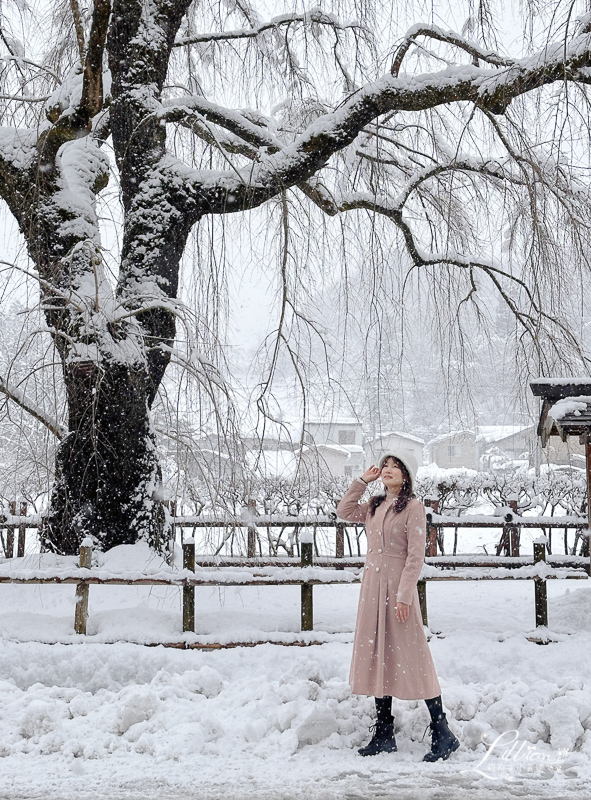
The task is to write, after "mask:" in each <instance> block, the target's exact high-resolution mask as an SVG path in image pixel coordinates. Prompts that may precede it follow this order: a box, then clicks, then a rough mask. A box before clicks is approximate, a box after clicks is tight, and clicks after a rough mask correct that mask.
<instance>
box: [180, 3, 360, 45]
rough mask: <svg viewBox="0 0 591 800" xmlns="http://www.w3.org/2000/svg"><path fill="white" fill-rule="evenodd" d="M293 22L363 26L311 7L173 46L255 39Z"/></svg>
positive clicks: (196, 37)
mask: <svg viewBox="0 0 591 800" xmlns="http://www.w3.org/2000/svg"><path fill="white" fill-rule="evenodd" d="M295 23H302V24H304V25H310V24H311V23H314V24H316V25H327V26H329V27H331V28H334V29H335V30H341V31H344V30H347V29H351V28H357V29H364V26H363V25H361V24H360V23H358V22H339V20H338V19H337V18H336V17H335V16H334V15H333V14H330V13H328V12H326V11H322V9H320V8H312V9H310V11H305V12H304V13H303V14H280V15H279V16H277V17H273V18H272V19H270V20H268V21H267V22H263V23H261V24H260V25H257V26H256V27H251V28H239V29H237V30H234V31H219V32H212V33H198V34H195V35H193V36H187V37H184V38H182V39H177V41H176V42H175V43H174V47H185V46H186V45H190V44H199V43H202V42H224V41H232V40H235V39H255V38H256V37H257V36H260V35H261V33H264V32H265V31H268V30H272V29H277V28H281V27H284V26H286V25H293V24H295Z"/></svg>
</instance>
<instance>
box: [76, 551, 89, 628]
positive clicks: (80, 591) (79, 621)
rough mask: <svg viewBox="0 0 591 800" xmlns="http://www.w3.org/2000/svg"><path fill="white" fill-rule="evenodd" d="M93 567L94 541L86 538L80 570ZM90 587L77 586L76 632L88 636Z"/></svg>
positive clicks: (81, 553)
mask: <svg viewBox="0 0 591 800" xmlns="http://www.w3.org/2000/svg"><path fill="white" fill-rule="evenodd" d="M91 566H92V539H91V538H90V536H86V537H85V538H84V539H83V540H82V543H81V544H80V569H90V567H91ZM89 590H90V586H89V585H88V584H87V583H78V584H76V611H75V613H74V631H75V632H76V633H82V634H84V635H86V623H87V622H88V593H89Z"/></svg>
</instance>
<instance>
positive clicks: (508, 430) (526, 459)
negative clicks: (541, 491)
mask: <svg viewBox="0 0 591 800" xmlns="http://www.w3.org/2000/svg"><path fill="white" fill-rule="evenodd" d="M476 444H477V448H478V453H479V461H480V469H482V470H486V471H491V470H494V469H500V468H502V467H503V466H507V465H513V466H517V465H519V464H522V465H524V466H528V467H539V466H540V465H541V464H545V463H549V464H559V465H568V466H572V467H584V466H585V448H584V446H583V445H582V444H579V443H578V442H577V441H575V440H574V439H572V438H571V439H569V440H568V441H567V442H563V441H562V440H561V439H559V438H558V437H553V438H552V439H551V440H550V441H549V442H548V446H547V447H546V449H545V450H542V445H541V442H540V438H539V436H538V434H537V428H536V427H535V426H534V425H527V426H522V427H515V426H507V425H483V426H480V427H479V428H478V436H477V437H476Z"/></svg>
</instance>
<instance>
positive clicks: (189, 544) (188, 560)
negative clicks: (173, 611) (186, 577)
mask: <svg viewBox="0 0 591 800" xmlns="http://www.w3.org/2000/svg"><path fill="white" fill-rule="evenodd" d="M183 569H188V570H190V571H191V572H195V539H193V538H192V537H191V538H190V539H185V541H184V542H183ZM187 632H190V633H195V587H194V586H183V633H187Z"/></svg>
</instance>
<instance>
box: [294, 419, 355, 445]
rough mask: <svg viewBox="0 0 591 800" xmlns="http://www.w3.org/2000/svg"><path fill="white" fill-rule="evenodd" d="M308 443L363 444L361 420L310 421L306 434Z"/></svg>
mask: <svg viewBox="0 0 591 800" xmlns="http://www.w3.org/2000/svg"><path fill="white" fill-rule="evenodd" d="M304 439H305V442H306V444H315V445H316V447H318V445H321V444H336V445H339V446H341V447H343V446H347V445H353V446H355V445H357V446H359V447H361V446H362V445H363V441H362V440H363V431H362V428H361V425H360V423H359V422H355V421H351V422H349V421H347V422H308V423H306V430H305V436H304Z"/></svg>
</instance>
